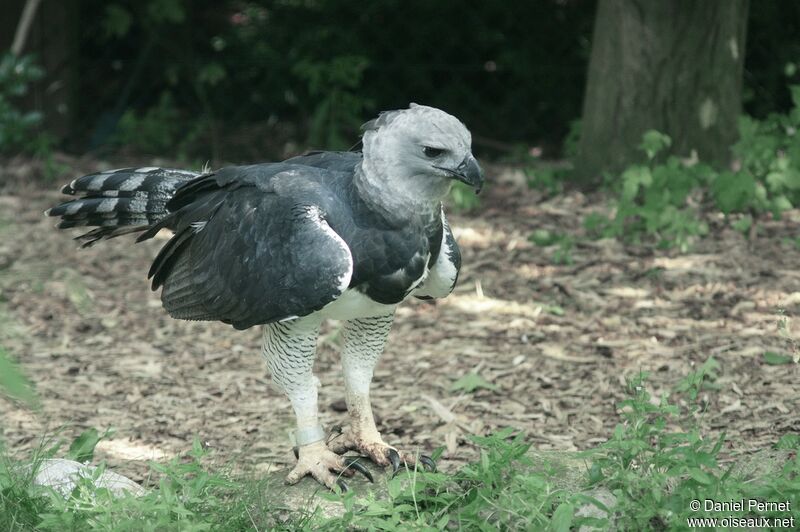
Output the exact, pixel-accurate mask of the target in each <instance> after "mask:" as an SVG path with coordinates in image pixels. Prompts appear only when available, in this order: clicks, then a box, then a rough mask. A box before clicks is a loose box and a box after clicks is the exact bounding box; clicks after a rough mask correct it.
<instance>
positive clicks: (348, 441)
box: [328, 430, 436, 475]
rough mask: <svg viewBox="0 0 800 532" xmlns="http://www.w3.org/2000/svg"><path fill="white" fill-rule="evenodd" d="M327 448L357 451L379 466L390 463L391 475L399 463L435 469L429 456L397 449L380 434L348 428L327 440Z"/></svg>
mask: <svg viewBox="0 0 800 532" xmlns="http://www.w3.org/2000/svg"><path fill="white" fill-rule="evenodd" d="M328 448H329V449H330V450H331V451H333V452H334V453H336V454H337V455H340V454H344V453H346V452H347V451H358V452H359V453H361V454H362V455H364V456H365V457H367V458H369V459H370V460H372V461H373V462H375V463H376V464H378V465H380V466H384V467H386V466H388V465H391V466H392V475H395V474H397V471H398V469H400V466H401V465H404V466H405V467H407V468H412V469H413V468H414V467H415V466H416V465H421V466H423V467H425V468H426V469H428V470H429V471H436V463H435V462H434V461H433V459H432V458H431V457H430V456H425V455H415V454H413V453H409V452H403V451H398V450H397V449H396V448H394V447H392V446H391V445H388V444H387V443H385V442H384V441H383V439H382V438H381V436H380V434H377V435H374V436H371V437H370V436H365V435H357V434H354V433H353V431H349V430H348V431H346V432H344V433H342V434H339V435H337V436H333V437H332V438H331V439H330V440H328Z"/></svg>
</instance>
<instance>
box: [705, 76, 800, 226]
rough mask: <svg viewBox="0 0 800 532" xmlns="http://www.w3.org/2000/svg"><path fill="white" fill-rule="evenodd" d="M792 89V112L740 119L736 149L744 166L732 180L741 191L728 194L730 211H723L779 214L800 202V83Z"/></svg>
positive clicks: (727, 204) (734, 149) (726, 203)
mask: <svg viewBox="0 0 800 532" xmlns="http://www.w3.org/2000/svg"><path fill="white" fill-rule="evenodd" d="M789 90H790V93H791V96H792V105H793V107H792V109H791V110H790V111H789V112H788V113H786V114H771V115H769V116H768V117H767V118H765V119H763V120H756V119H753V118H749V117H742V118H741V119H740V122H739V142H737V143H736V144H735V145H734V146H733V152H734V153H735V154H736V156H737V157H738V158H739V159H740V163H741V169H740V170H739V171H738V172H737V174H738V176H737V177H736V179H735V181H732V182H731V184H732V185H734V186H735V188H736V189H737V192H738V194H737V197H736V198H735V199H731V198H725V200H724V202H725V207H726V208H727V209H728V211H725V209H723V212H730V211H745V210H748V209H749V210H753V211H755V212H764V211H769V212H772V213H773V215H774V216H776V217H779V216H780V214H781V212H783V211H785V210H787V209H791V208H792V207H793V206H796V205H800V142H798V138H799V137H798V129H800V85H792V86H791V87H789ZM728 179H729V180H731V178H730V177H729V178H728ZM720 188H722V187H720ZM745 194H749V196H746V195H745ZM717 197H718V198H719V196H718V195H717ZM718 203H720V202H719V199H718ZM720 208H722V205H721V204H720Z"/></svg>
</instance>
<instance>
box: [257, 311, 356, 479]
mask: <svg viewBox="0 0 800 532" xmlns="http://www.w3.org/2000/svg"><path fill="white" fill-rule="evenodd" d="M319 326H320V320H319V319H318V318H313V317H307V318H298V319H295V320H291V321H286V322H282V323H271V324H269V325H267V326H265V327H264V343H263V347H262V353H263V355H264V358H265V359H266V361H267V366H268V367H269V370H270V372H271V373H272V380H273V381H274V382H275V384H276V385H277V386H278V387H279V388H280V389H281V390H282V391H283V392H284V393H285V394H286V395H287V397H289V400H290V401H291V402H292V408H294V413H295V416H297V430H296V431H295V441H296V444H297V451H298V453H297V454H298V460H297V464H296V465H295V467H294V469H292V471H291V472H290V473H289V475H288V476H287V477H286V481H287V482H288V483H290V484H294V483H296V482H298V481H299V480H300V479H301V478H303V477H304V476H305V475H311V476H313V477H314V478H315V479H317V480H318V481H319V482H321V483H322V484H324V485H326V486H328V487H329V488H333V486H335V485H337V484H338V485H339V486H340V487H341V488H342V489H345V490H346V489H347V485H346V484H344V482H343V481H342V480H341V479H339V478H338V475H346V476H352V475H353V473H354V471H355V470H359V471H360V470H361V469H362V467H363V466H360V464H358V465H352V464H351V463H350V462H349V461H348V462H346V461H345V459H344V458H342V457H341V456H339V455H337V454H335V453H333V452H331V451H330V450H329V449H328V448H327V446H326V445H325V432H324V431H323V429H322V426H321V425H320V424H319V417H318V411H317V387H318V386H319V381H318V380H317V378H316V377H314V374H313V372H312V368H313V366H314V355H315V353H316V347H317V335H318V334H319ZM332 472H335V473H337V474H338V475H335V474H334V473H332Z"/></svg>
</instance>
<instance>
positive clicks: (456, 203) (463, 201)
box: [448, 181, 481, 213]
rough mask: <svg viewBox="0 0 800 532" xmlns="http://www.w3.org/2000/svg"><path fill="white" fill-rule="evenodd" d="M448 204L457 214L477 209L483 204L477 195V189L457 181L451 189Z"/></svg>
mask: <svg viewBox="0 0 800 532" xmlns="http://www.w3.org/2000/svg"><path fill="white" fill-rule="evenodd" d="M448 203H449V204H450V206H451V207H452V208H453V209H455V210H456V211H457V212H461V213H464V212H469V211H474V210H475V209H477V208H478V207H479V206H480V204H481V199H480V196H478V195H477V194H475V189H474V188H472V187H471V186H469V185H467V184H466V183H462V182H460V181H456V182H455V183H453V187H452V188H451V189H450V196H449V198H448Z"/></svg>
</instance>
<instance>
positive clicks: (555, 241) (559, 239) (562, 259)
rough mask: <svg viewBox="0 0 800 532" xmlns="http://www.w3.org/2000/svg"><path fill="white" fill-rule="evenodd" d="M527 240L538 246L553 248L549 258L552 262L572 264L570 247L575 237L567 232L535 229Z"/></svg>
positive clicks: (573, 243)
mask: <svg viewBox="0 0 800 532" xmlns="http://www.w3.org/2000/svg"><path fill="white" fill-rule="evenodd" d="M528 240H530V241H531V242H533V243H534V244H536V245H537V246H539V247H547V248H552V249H553V254H552V256H551V260H552V261H553V263H554V264H572V262H573V260H572V248H573V246H574V245H575V241H576V240H575V237H574V236H572V235H570V234H567V233H554V232H551V231H549V230H547V229H537V230H535V231H534V232H533V233H532V234H531V235H530V236H529V237H528Z"/></svg>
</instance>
